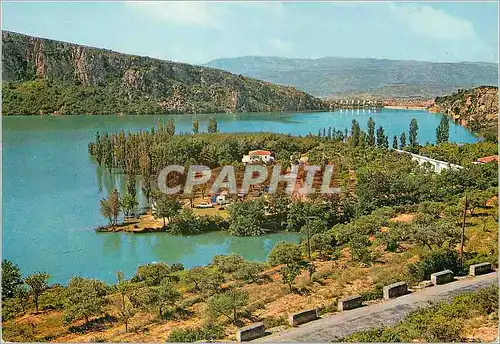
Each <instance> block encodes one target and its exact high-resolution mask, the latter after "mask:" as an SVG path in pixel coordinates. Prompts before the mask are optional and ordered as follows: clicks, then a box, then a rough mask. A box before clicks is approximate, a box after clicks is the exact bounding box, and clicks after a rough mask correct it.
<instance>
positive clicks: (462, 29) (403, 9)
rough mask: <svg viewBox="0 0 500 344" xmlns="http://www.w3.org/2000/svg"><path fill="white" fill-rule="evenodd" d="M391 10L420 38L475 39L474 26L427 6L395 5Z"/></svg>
mask: <svg viewBox="0 0 500 344" xmlns="http://www.w3.org/2000/svg"><path fill="white" fill-rule="evenodd" d="M391 9H392V11H393V12H395V13H396V15H397V16H398V18H399V19H400V20H401V21H402V22H404V23H406V24H407V25H408V26H409V27H410V29H411V30H412V31H413V32H415V33H416V34H419V35H421V36H427V37H430V38H437V39H444V40H455V41H460V40H466V39H471V38H474V37H475V35H476V34H475V31H474V25H473V24H472V22H470V21H469V20H467V19H463V18H458V17H454V16H452V15H450V14H447V13H446V12H444V11H441V10H438V9H435V8H433V7H431V6H428V5H406V4H404V5H395V4H392V6H391Z"/></svg>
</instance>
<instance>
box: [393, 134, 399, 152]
mask: <svg viewBox="0 0 500 344" xmlns="http://www.w3.org/2000/svg"><path fill="white" fill-rule="evenodd" d="M392 148H393V149H398V137H397V135H394V137H393V138H392Z"/></svg>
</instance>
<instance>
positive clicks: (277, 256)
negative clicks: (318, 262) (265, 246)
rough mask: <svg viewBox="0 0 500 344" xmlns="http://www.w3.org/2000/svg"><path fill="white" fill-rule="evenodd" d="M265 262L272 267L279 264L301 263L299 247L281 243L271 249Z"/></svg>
mask: <svg viewBox="0 0 500 344" xmlns="http://www.w3.org/2000/svg"><path fill="white" fill-rule="evenodd" d="M267 261H268V262H269V264H271V265H272V266H276V265H280V264H287V265H293V264H295V263H298V262H300V261H302V255H301V253H300V247H299V245H295V244H291V243H289V242H285V241H281V242H279V243H277V244H276V245H275V246H274V247H273V249H272V250H271V252H269V256H268V257H267Z"/></svg>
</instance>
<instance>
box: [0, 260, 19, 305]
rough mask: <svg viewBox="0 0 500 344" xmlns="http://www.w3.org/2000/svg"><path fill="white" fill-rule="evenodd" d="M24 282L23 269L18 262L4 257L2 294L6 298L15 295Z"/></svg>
mask: <svg viewBox="0 0 500 344" xmlns="http://www.w3.org/2000/svg"><path fill="white" fill-rule="evenodd" d="M22 284H23V279H22V275H21V270H19V267H18V266H17V265H16V264H13V263H12V262H11V261H9V260H7V259H2V295H3V297H5V298H9V297H13V296H14V294H15V293H16V291H17V290H18V289H19V287H20V286H21V285H22Z"/></svg>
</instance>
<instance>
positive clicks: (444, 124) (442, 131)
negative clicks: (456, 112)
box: [436, 116, 450, 144]
mask: <svg viewBox="0 0 500 344" xmlns="http://www.w3.org/2000/svg"><path fill="white" fill-rule="evenodd" d="M449 137H450V121H449V119H448V117H446V116H442V117H441V122H439V125H438V126H437V128H436V143H437V144H440V143H446V142H448V140H449Z"/></svg>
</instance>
